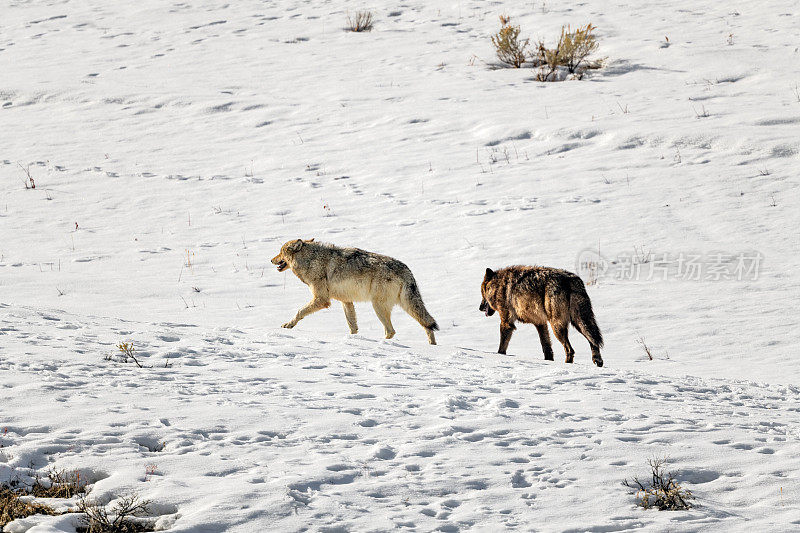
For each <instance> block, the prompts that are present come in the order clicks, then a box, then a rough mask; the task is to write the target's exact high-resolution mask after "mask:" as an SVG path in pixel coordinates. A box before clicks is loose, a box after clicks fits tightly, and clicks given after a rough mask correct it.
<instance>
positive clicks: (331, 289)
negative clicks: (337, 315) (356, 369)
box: [272, 239, 439, 344]
mask: <svg viewBox="0 0 800 533" xmlns="http://www.w3.org/2000/svg"><path fill="white" fill-rule="evenodd" d="M272 263H273V264H274V265H277V266H278V270H279V271H280V272H283V271H284V270H286V269H287V268H290V269H292V272H294V274H295V275H296V276H297V277H298V278H300V281H302V282H303V283H305V284H306V285H308V286H309V288H310V289H311V294H312V298H311V301H310V302H309V303H308V304H307V305H305V306H304V307H303V308H301V309H300V310H299V311H298V312H297V314H296V315H295V317H294V318H293V319H292V320H290V321H289V322H287V323H286V324H284V325H283V327H285V328H293V327H294V326H295V325H296V324H297V323H298V322H299V321H300V320H302V319H303V317H305V316H307V315H309V314H311V313H313V312H315V311H319V310H320V309H325V308H327V307H329V306H330V304H331V299H334V300H339V301H340V302H342V307H343V308H344V314H345V317H346V318H347V324H348V326H349V327H350V332H351V333H357V332H358V324H357V322H356V310H355V307H354V306H353V302H372V307H373V308H374V309H375V314H377V315H378V319H380V321H381V323H382V324H383V327H384V330H385V333H386V338H387V339H391V338H392V337H393V336H394V334H395V331H394V327H393V326H392V320H391V315H392V308H393V307H394V306H395V305H399V306H400V307H402V308H403V309H404V310H405V311H406V313H408V314H409V315H411V317H412V318H414V319H415V320H416V321H417V322H419V323H420V325H421V326H422V327H423V328H425V334H426V335H427V336H428V342H430V343H431V344H436V338H435V337H434V333H433V332H434V331H435V330H438V329H439V326H438V325H437V324H436V321H435V320H434V319H433V317H432V316H431V315H430V313H428V310H427V309H425V304H424V303H423V302H422V295H421V294H420V292H419V287H418V286H417V282H416V280H415V279H414V275H413V274H411V270H409V268H408V267H407V266H406V265H405V264H404V263H402V262H400V261H398V260H397V259H393V258H391V257H388V256H385V255H380V254H376V253H372V252H367V251H364V250H361V249H359V248H340V247H338V246H334V245H332V244H325V243H318V242H314V239H310V240H302V239H296V240H293V241H289V242H287V243H285V244H284V245H283V246H282V247H281V251H280V253H278V255H276V256H275V257H273V258H272Z"/></svg>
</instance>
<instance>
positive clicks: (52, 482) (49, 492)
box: [29, 468, 86, 498]
mask: <svg viewBox="0 0 800 533" xmlns="http://www.w3.org/2000/svg"><path fill="white" fill-rule="evenodd" d="M29 489H30V490H29V493H30V494H32V495H34V496H36V497H37V498H72V497H73V496H75V495H76V494H81V493H83V492H85V491H86V481H85V480H83V479H81V473H80V472H79V471H77V470H71V471H67V470H56V469H55V468H51V469H50V470H49V471H48V472H47V477H46V478H42V477H41V476H39V475H38V474H37V475H36V480H35V481H34V483H33V485H31V486H30V487H29Z"/></svg>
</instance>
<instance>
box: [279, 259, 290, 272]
mask: <svg viewBox="0 0 800 533" xmlns="http://www.w3.org/2000/svg"><path fill="white" fill-rule="evenodd" d="M287 268H289V265H287V264H286V261H281V262H280V263H278V272H283V271H284V270H286V269H287Z"/></svg>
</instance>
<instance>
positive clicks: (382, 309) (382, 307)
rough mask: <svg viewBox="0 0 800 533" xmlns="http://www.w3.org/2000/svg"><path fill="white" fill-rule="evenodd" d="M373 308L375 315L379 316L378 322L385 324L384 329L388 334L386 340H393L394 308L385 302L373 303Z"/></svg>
mask: <svg viewBox="0 0 800 533" xmlns="http://www.w3.org/2000/svg"><path fill="white" fill-rule="evenodd" d="M372 308H373V309H375V314H376V315H378V320H380V321H381V324H383V329H384V331H385V332H386V338H387V339H391V338H392V337H394V333H395V332H394V327H392V306H391V305H387V304H385V303H383V302H377V301H374V302H372Z"/></svg>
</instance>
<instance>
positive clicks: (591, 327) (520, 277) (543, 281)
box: [479, 265, 603, 366]
mask: <svg viewBox="0 0 800 533" xmlns="http://www.w3.org/2000/svg"><path fill="white" fill-rule="evenodd" d="M481 296H482V297H483V299H482V300H481V305H480V307H479V309H480V311H482V312H484V313H486V316H492V315H493V314H494V312H495V311H497V313H498V314H499V315H500V348H499V349H498V350H497V351H498V353H501V354H505V353H506V349H508V343H509V341H511V335H512V334H513V333H514V330H515V329H516V327H515V326H514V322H516V321H517V320H519V321H520V322H523V323H525V324H533V325H535V326H536V329H537V330H538V332H539V340H540V341H541V342H542V351H544V358H545V359H546V360H548V361H552V360H553V348H552V346H551V345H550V333H549V332H548V330H547V323H548V322H550V325H551V326H552V328H553V333H554V334H555V336H556V338H557V339H558V340H559V342H560V343H561V344H563V345H564V351H565V352H566V354H567V363H571V362H572V360H573V356H574V355H575V350H573V349H572V345H571V344H570V343H569V337H568V335H567V333H568V330H569V325H570V324H572V325H573V326H575V328H576V329H577V330H578V331H580V332H581V334H583V336H584V337H586V340H588V341H589V345H590V346H591V348H592V361H593V362H594V364H596V365H597V366H603V358H602V357H601V356H600V348H602V347H603V335H602V334H601V333H600V328H599V327H598V326H597V322H596V321H595V319H594V312H593V311H592V303H591V302H590V301H589V295H588V294H586V287H585V286H584V284H583V280H581V278H579V277H578V276H577V275H575V274H573V273H572V272H567V271H566V270H561V269H559V268H549V267H540V266H518V265H517V266H510V267H506V268H502V269H500V270H498V271H497V272H495V271H493V270H492V269H491V268H487V269H486V274H485V276H484V278H483V283H481Z"/></svg>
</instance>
